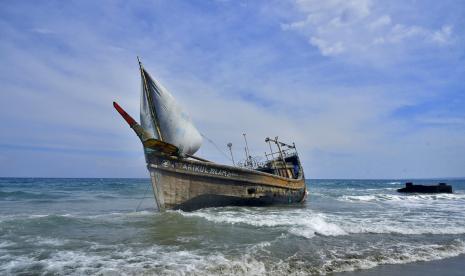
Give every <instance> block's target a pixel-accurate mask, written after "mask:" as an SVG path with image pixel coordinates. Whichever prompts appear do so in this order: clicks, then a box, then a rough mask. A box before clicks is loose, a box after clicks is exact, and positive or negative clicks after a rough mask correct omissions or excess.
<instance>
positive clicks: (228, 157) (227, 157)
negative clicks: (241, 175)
mask: <svg viewBox="0 0 465 276" xmlns="http://www.w3.org/2000/svg"><path fill="white" fill-rule="evenodd" d="M200 135H202V137H203V138H205V139H206V140H207V141H208V142H210V143H211V144H212V145H213V146H214V147H215V148H216V150H217V151H219V152H220V153H221V154H222V155H223V156H224V157H226V159H228V160H229V161H232V159H231V157H230V156H228V154H227V153H225V152H224V151H222V150H221V148H220V147H218V145H217V144H216V143H215V142H214V141H213V140H211V139H210V138H208V137H207V136H205V134H203V133H200Z"/></svg>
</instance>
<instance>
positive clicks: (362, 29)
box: [282, 0, 452, 62]
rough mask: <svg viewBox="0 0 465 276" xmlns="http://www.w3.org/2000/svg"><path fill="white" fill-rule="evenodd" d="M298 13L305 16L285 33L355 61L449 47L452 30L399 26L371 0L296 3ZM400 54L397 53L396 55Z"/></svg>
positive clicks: (300, 0)
mask: <svg viewBox="0 0 465 276" xmlns="http://www.w3.org/2000/svg"><path fill="white" fill-rule="evenodd" d="M295 3H296V7H297V10H298V11H299V13H300V14H301V15H304V16H305V19H303V20H295V21H291V22H288V23H286V24H282V28H283V30H287V31H296V32H298V33H300V34H302V35H304V36H307V37H308V38H309V39H308V41H309V43H310V44H311V45H313V46H315V47H316V48H318V50H319V51H320V53H321V54H322V55H323V56H341V55H344V54H345V56H346V57H348V58H350V59H353V60H359V59H362V60H366V59H374V60H372V61H374V62H376V61H377V59H379V58H382V57H384V58H385V59H387V60H389V59H391V58H392V55H391V56H390V53H394V51H393V49H392V47H400V48H402V49H408V48H409V47H410V46H411V45H415V46H418V45H421V44H428V43H429V44H432V45H437V46H441V45H444V44H447V43H450V41H451V39H452V26H450V25H444V26H441V28H439V29H430V28H427V27H423V26H420V25H416V24H408V23H402V22H396V21H398V20H394V19H393V18H395V17H393V16H392V15H391V14H386V12H389V11H386V9H384V8H382V7H378V6H380V5H381V4H380V3H379V2H372V1H371V0H350V1H344V0H330V1H316V0H297V1H296V2H295ZM396 54H397V53H396Z"/></svg>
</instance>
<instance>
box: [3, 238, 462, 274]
mask: <svg viewBox="0 0 465 276" xmlns="http://www.w3.org/2000/svg"><path fill="white" fill-rule="evenodd" d="M269 246H270V244H269V243H259V244H256V245H253V246H249V247H248V248H246V249H245V251H244V252H243V254H241V255H237V254H236V255H225V254H224V253H223V252H218V251H214V250H213V251H209V252H207V251H201V250H181V249H179V248H177V247H168V246H158V245H155V246H150V247H148V248H141V249H136V248H128V247H127V246H124V245H119V246H118V247H117V248H112V249H111V251H100V252H97V251H94V252H88V251H80V250H75V251H71V250H62V251H54V252H52V253H51V254H50V255H49V256H48V257H47V258H45V259H44V258H41V257H39V256H33V255H30V256H13V255H8V254H7V255H4V256H2V257H0V258H1V260H2V262H0V272H2V273H6V274H16V273H23V274H28V273H32V272H34V273H41V274H56V275H69V274H72V275H81V274H115V275H127V274H131V275H136V274H144V275H145V274H150V275H270V274H272V275H302V274H304V275H308V274H328V273H333V272H343V271H354V270H358V269H369V268H373V267H376V266H378V265H383V264H405V263H411V262H418V261H432V260H441V259H445V258H449V257H455V256H458V255H460V254H464V253H465V244H464V243H463V241H461V240H454V241H452V242H450V243H447V244H435V243H433V244H412V243H400V244H391V245H388V244H381V243H377V244H374V245H373V246H370V247H365V248H360V247H355V248H353V247H333V248H330V249H328V250H320V251H316V252H317V255H315V256H314V257H309V256H306V255H305V254H292V253H290V256H284V257H277V256H274V255H270V254H272V253H270V252H268V251H264V250H263V248H267V247H269Z"/></svg>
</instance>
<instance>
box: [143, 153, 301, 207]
mask: <svg viewBox="0 0 465 276" xmlns="http://www.w3.org/2000/svg"><path fill="white" fill-rule="evenodd" d="M146 158H147V167H148V170H149V172H150V178H151V181H152V187H153V192H154V196H155V199H156V202H157V205H158V208H159V210H165V209H181V210H183V211H193V210H197V209H201V208H206V207H220V206H266V205H272V204H290V203H298V202H303V201H304V200H305V198H306V193H307V191H306V186H305V180H304V178H303V176H302V177H301V178H299V179H289V178H284V177H280V176H276V175H272V174H267V173H263V172H258V171H254V170H250V169H243V168H237V167H231V166H226V165H219V164H215V163H211V162H202V161H194V160H188V159H176V158H170V157H165V156H158V155H146Z"/></svg>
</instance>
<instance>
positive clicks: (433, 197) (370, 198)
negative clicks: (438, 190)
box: [337, 193, 465, 202]
mask: <svg viewBox="0 0 465 276" xmlns="http://www.w3.org/2000/svg"><path fill="white" fill-rule="evenodd" d="M337 199H338V200H340V201H348V202H389V201H395V202H406V201H410V202H422V201H440V200H460V201H465V194H457V193H456V194H410V195H396V194H369V195H342V196H339V197H338V198H337Z"/></svg>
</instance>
